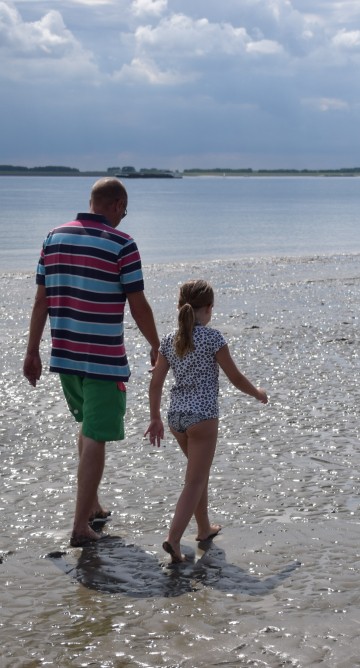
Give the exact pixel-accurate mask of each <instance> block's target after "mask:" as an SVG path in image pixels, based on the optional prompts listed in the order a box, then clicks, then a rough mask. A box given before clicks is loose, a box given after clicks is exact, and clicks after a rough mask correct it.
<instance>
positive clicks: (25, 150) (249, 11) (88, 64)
mask: <svg viewBox="0 0 360 668" xmlns="http://www.w3.org/2000/svg"><path fill="white" fill-rule="evenodd" d="M0 56H1V68H0V86H1V104H0V123H1V132H0V164H13V165H24V166H28V167H33V166H43V165H65V166H69V167H77V168H78V169H81V170H97V169H101V170H103V169H107V168H109V167H118V166H119V167H123V166H125V165H126V166H127V165H132V166H134V167H136V168H137V169H140V168H141V167H146V168H150V167H157V168H164V169H165V168H166V169H179V170H183V169H191V168H225V167H229V168H233V169H235V168H242V169H244V168H252V169H261V168H265V169H278V168H282V169H288V168H295V169H322V168H327V169H337V168H344V167H345V168H346V167H359V166H360V130H359V128H360V75H359V72H360V0H345V1H344V2H335V1H333V0H221V1H220V0H61V1H60V0H0Z"/></svg>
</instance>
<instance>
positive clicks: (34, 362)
mask: <svg viewBox="0 0 360 668" xmlns="http://www.w3.org/2000/svg"><path fill="white" fill-rule="evenodd" d="M47 315H48V311H47V301H46V292H45V286H44V285H38V288H37V292H36V295H35V301H34V306H33V310H32V314H31V320H30V332H29V340H28V345H27V349H26V355H25V359H24V366H23V373H24V376H25V378H27V379H28V381H29V383H30V384H31V385H33V387H36V382H37V381H38V380H39V378H40V376H41V371H42V364H41V358H40V352H39V349H40V341H41V337H42V335H43V332H44V328H45V324H46V319H47Z"/></svg>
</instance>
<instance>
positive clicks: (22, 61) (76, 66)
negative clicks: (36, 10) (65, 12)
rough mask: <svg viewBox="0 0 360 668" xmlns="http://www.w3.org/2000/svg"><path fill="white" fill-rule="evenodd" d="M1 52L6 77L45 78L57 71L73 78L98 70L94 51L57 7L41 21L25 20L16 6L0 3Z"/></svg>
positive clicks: (3, 73)
mask: <svg viewBox="0 0 360 668" xmlns="http://www.w3.org/2000/svg"><path fill="white" fill-rule="evenodd" d="M0 53H1V54H2V61H3V67H2V73H1V75H2V77H3V78H9V79H15V80H19V79H26V80H27V79H28V76H29V74H31V75H33V76H35V77H36V78H37V77H39V79H43V77H44V76H49V77H51V78H53V77H54V75H55V73H56V75H57V76H60V77H61V78H63V77H67V76H70V77H71V78H72V77H74V76H78V74H79V72H80V71H81V73H82V75H85V74H87V75H89V74H90V73H91V75H92V76H93V75H94V74H95V72H96V68H95V67H94V64H93V62H92V54H91V53H90V52H89V51H87V50H86V49H84V48H83V47H82V45H81V43H80V42H79V41H78V40H77V39H76V38H75V37H74V35H73V34H72V32H71V31H70V30H69V29H68V28H67V27H66V26H65V24H64V21H63V18H62V16H61V14H60V12H58V11H57V10H54V9H52V10H50V11H49V12H47V13H46V14H44V16H42V18H41V19H39V20H38V21H28V22H26V21H23V19H22V17H21V15H20V13H19V12H18V11H17V9H16V8H15V6H14V5H12V4H10V3H7V2H0ZM59 63H61V66H59ZM4 64H5V67H4Z"/></svg>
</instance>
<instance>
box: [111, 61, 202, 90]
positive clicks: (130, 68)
mask: <svg viewBox="0 0 360 668" xmlns="http://www.w3.org/2000/svg"><path fill="white" fill-rule="evenodd" d="M196 78H197V77H196V74H194V73H189V74H187V75H186V74H181V72H179V71H175V70H174V71H172V70H170V69H164V70H161V69H160V68H159V67H158V66H157V65H156V64H155V63H154V62H153V61H152V60H150V59H147V60H143V59H141V58H133V60H132V61H131V63H130V64H125V65H123V67H122V68H121V70H119V71H118V72H115V74H114V75H113V79H114V80H115V81H125V82H145V83H147V84H150V85H154V86H175V85H178V84H182V83H185V82H188V81H194V80H195V79H196Z"/></svg>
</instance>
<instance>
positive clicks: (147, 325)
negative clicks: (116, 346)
mask: <svg viewBox="0 0 360 668" xmlns="http://www.w3.org/2000/svg"><path fill="white" fill-rule="evenodd" d="M126 297H127V300H128V302H129V307H130V313H131V315H132V317H133V318H134V320H135V322H136V324H137V326H138V328H139V329H140V332H141V333H142V335H143V336H144V337H145V339H146V340H147V342H148V343H149V344H150V347H151V350H150V359H151V364H152V365H153V366H154V365H155V362H156V359H157V354H158V350H159V346H160V341H159V336H158V333H157V329H156V325H155V320H154V314H153V312H152V308H151V306H150V304H149V302H148V301H147V299H146V297H145V293H144V292H143V291H141V292H128V293H127V295H126Z"/></svg>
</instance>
